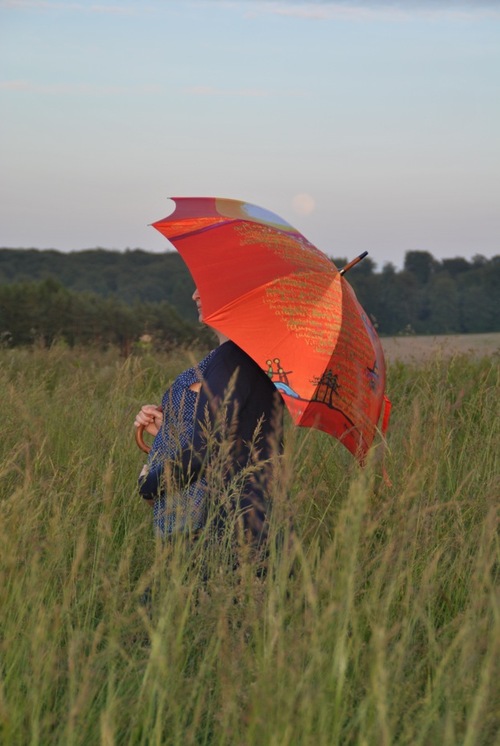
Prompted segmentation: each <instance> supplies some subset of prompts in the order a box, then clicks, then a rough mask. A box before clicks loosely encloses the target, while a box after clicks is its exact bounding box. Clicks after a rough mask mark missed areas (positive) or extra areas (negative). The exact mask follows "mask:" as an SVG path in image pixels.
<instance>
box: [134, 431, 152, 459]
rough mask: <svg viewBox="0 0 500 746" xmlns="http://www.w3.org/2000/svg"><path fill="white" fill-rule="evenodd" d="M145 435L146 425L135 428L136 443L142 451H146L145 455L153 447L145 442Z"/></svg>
mask: <svg viewBox="0 0 500 746" xmlns="http://www.w3.org/2000/svg"><path fill="white" fill-rule="evenodd" d="M143 433H144V425H139V427H136V428H135V442H136V443H137V445H138V446H139V448H140V449H141V451H144V453H149V452H150V450H151V446H148V445H147V443H145V442H144V438H143Z"/></svg>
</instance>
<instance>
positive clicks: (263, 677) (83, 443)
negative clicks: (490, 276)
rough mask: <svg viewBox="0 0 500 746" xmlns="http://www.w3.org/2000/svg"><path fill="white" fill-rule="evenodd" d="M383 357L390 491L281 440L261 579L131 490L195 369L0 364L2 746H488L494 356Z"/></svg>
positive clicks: (165, 360)
mask: <svg viewBox="0 0 500 746" xmlns="http://www.w3.org/2000/svg"><path fill="white" fill-rule="evenodd" d="M388 357H389V371H388V393H389V395H390V397H391V399H392V401H393V415H392V419H391V424H390V429H389V432H388V438H387V445H386V449H385V469H386V471H387V475H388V477H387V478H384V476H383V474H382V466H381V457H380V455H381V450H382V449H381V445H380V444H379V445H378V446H377V448H375V449H374V454H373V458H371V460H370V462H369V463H368V465H367V466H366V467H365V468H363V469H361V468H360V467H358V466H357V465H356V463H355V461H354V459H353V458H352V457H351V456H350V454H349V453H347V451H345V449H344V448H343V447H342V446H341V445H340V444H339V443H338V442H336V441H334V440H333V439H331V438H329V437H328V436H326V435H324V434H322V433H319V432H315V431H312V430H303V429H297V428H293V427H291V426H289V427H288V428H287V438H286V450H285V460H284V461H285V469H284V474H283V479H282V480H281V482H280V484H278V485H276V489H275V495H274V503H275V508H274V512H273V520H272V529H271V533H272V534H273V535H280V536H282V537H283V536H284V540H283V541H282V542H281V543H280V544H279V545H278V546H276V545H275V543H274V542H271V552H270V557H269V561H268V571H267V575H266V576H265V577H258V576H257V575H256V573H255V567H254V566H253V562H252V557H251V556H249V555H247V554H245V551H244V547H243V548H242V549H241V556H240V562H239V564H238V566H237V568H233V567H232V566H231V563H230V562H228V561H227V558H226V557H225V554H224V552H225V551H226V545H225V544H224V542H221V543H220V545H217V546H216V547H212V548H211V549H210V551H209V552H207V551H206V548H205V545H204V544H203V542H200V541H198V542H196V543H195V544H191V543H187V542H185V541H180V540H179V541H174V542H171V543H168V544H165V545H162V544H161V543H160V542H159V541H158V540H155V538H154V536H153V533H152V528H151V515H150V510H149V508H148V507H147V506H145V505H143V504H141V501H140V499H139V498H138V496H137V494H136V479H137V474H138V472H139V470H140V468H141V465H142V463H143V460H144V459H143V454H141V453H140V452H139V450H138V449H137V447H136V446H135V443H134V440H133V432H132V430H133V428H132V422H133V418H134V414H135V412H136V411H137V409H138V407H139V406H140V405H141V404H142V403H145V402H156V401H158V400H159V399H160V396H161V394H162V392H163V390H164V388H165V386H166V384H168V383H169V382H170V381H171V380H172V378H173V377H174V375H175V374H176V373H178V372H179V371H180V370H182V369H183V368H184V367H185V366H186V364H188V363H190V362H191V359H192V354H191V353H189V352H187V351H177V352H173V353H171V354H169V355H166V354H165V355H154V356H153V355H152V354H150V353H148V352H147V351H143V352H142V353H141V354H137V355H132V356H131V357H129V358H127V359H126V360H124V359H123V358H120V357H119V355H118V354H117V353H116V352H114V351H108V352H92V351H88V350H80V351H78V350H71V351H70V350H68V349H66V348H64V347H63V346H58V345H55V346H54V347H52V348H51V349H37V348H35V349H11V350H9V349H3V350H0V390H1V392H2V396H1V400H0V401H1V415H0V416H1V433H2V437H1V439H0V454H1V455H0V473H1V479H0V501H1V506H0V509H1V519H0V610H1V611H0V743H2V744H9V745H16V744H19V745H21V744H22V745H23V746H24V745H25V744H32V745H33V746H35V745H41V746H44V745H45V744H61V745H63V746H76V745H77V744H82V745H83V744H85V745H88V744H105V745H106V746H111V744H119V745H120V746H121V745H122V744H130V745H135V744H144V745H146V744H147V746H153V745H155V744H182V745H183V746H184V745H186V746H188V745H190V744H217V745H219V744H221V745H222V744H227V745H228V746H233V745H234V744H237V745H238V746H247V745H248V746H251V745H253V744H255V746H263V745H268V744H269V746H271V745H275V746H287V745H290V746H295V745H297V746H298V745H302V744H304V745H305V744H307V745H308V744H311V745H312V744H314V745H315V746H316V745H318V746H336V745H340V744H341V745H342V746H345V745H347V744H356V745H357V744H359V745H366V746H372V745H373V746H389V744H411V745H412V746H418V745H422V746H423V745H427V744H428V745H429V746H434V745H436V744H439V745H440V746H456V745H457V744H463V745H464V746H480V745H483V744H484V745H485V746H486V745H488V746H490V745H491V744H497V743H500V686H499V682H500V593H499V574H500V551H499V534H498V521H499V495H500V482H499V454H500V411H499V410H500V407H499V402H500V396H499V389H500V387H499V384H500V374H499V373H500V366H499V358H498V355H495V354H490V355H486V356H485V355H481V354H479V355H477V354H470V352H468V351H466V352H460V351H459V352H454V353H453V354H451V355H447V356H443V355H441V354H432V355H428V356H423V357H422V358H421V359H414V358H413V359H411V360H402V359H399V357H398V355H389V356H388ZM290 519H292V521H293V531H290V528H289V526H290ZM146 589H151V603H150V604H148V605H144V603H142V601H141V599H142V598H143V594H144V592H145V591H146Z"/></svg>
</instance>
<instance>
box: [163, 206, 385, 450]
mask: <svg viewBox="0 0 500 746" xmlns="http://www.w3.org/2000/svg"><path fill="white" fill-rule="evenodd" d="M173 202H174V203H175V209H174V211H173V212H172V213H171V214H170V215H169V216H168V217H166V218H164V219H163V220H159V221H157V222H155V223H153V226H154V227H155V228H156V229H157V230H158V231H160V233H162V234H163V235H164V236H165V237H166V238H168V240H169V241H170V242H171V243H172V244H173V245H174V246H175V248H176V249H177V250H178V251H179V253H180V254H181V256H182V258H183V259H184V261H185V263H186V265H187V267H188V269H189V271H190V273H191V275H192V277H193V280H194V282H195V283H196V286H197V288H198V291H199V293H200V298H201V305H202V311H203V320H204V322H205V323H206V324H208V325H209V326H211V327H213V328H214V329H217V330H218V331H219V332H222V333H223V334H225V335H226V336H227V337H229V338H230V339H232V340H233V341H234V342H235V343H236V344H237V345H239V346H240V347H241V348H242V349H243V350H245V352H247V353H248V354H249V355H250V356H251V357H252V358H253V359H254V360H255V361H256V362H257V363H258V365H260V366H261V368H262V369H263V370H264V371H265V372H266V373H267V375H268V376H269V377H270V378H271V380H272V381H273V382H274V384H275V386H276V387H277V389H278V390H279V391H280V393H281V395H282V397H283V399H284V401H285V403H286V405H287V407H288V409H289V411H290V413H291V415H292V418H293V420H294V422H295V423H296V424H297V425H302V426H306V427H315V428H318V429H320V430H323V431H325V432H327V433H330V434H331V435H333V436H334V437H336V438H338V439H339V440H340V441H341V442H342V443H343V444H344V445H345V446H346V448H348V450H349V451H351V453H353V454H355V455H356V456H357V457H358V458H359V459H360V460H363V458H364V456H365V455H366V453H367V451H368V449H369V448H370V445H371V444H372V442H373V438H374V436H375V433H376V430H377V424H378V421H379V418H380V414H381V410H382V405H383V401H384V389H385V363H384V355H383V351H382V347H381V344H380V340H379V338H378V336H377V333H376V331H375V329H374V327H373V325H372V323H371V321H370V319H369V318H368V316H367V314H366V313H365V312H364V310H363V308H362V307H361V305H360V304H359V303H358V301H357V299H356V296H355V294H354V291H353V289H352V288H351V286H350V285H349V283H348V282H347V280H346V279H345V278H344V277H343V275H342V273H341V272H340V271H339V270H338V269H337V268H336V267H335V265H334V264H333V262H332V261H331V260H330V259H329V258H328V257H327V256H326V255H325V254H323V253H322V252H321V251H319V250H318V249H317V248H316V247H315V246H313V245H312V244H311V243H310V242H309V241H308V240H307V239H306V238H305V237H304V236H303V235H302V234H301V233H299V231H297V230H296V229H295V228H293V227H292V226H291V225H289V224H288V223H287V222H285V221H284V220H282V219H281V218H280V217H279V216H278V215H275V214H274V213H271V212H269V211H267V210H264V209H262V208H259V207H256V206H255V205H251V204H248V203H246V202H239V201H236V200H227V199H217V198H213V197H211V198H185V197H182V198H178V197H175V198H173Z"/></svg>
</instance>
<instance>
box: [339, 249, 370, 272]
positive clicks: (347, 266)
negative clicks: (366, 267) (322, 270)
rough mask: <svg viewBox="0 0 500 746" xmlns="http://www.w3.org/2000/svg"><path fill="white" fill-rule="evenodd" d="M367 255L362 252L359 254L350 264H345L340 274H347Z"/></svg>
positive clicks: (365, 252)
mask: <svg viewBox="0 0 500 746" xmlns="http://www.w3.org/2000/svg"><path fill="white" fill-rule="evenodd" d="M367 254H368V252H367V251H363V253H362V254H360V255H359V256H357V257H356V259H353V260H352V261H351V262H349V263H348V264H346V265H345V267H342V269H341V270H340V274H341V275H345V273H346V272H349V270H350V269H352V267H354V265H355V264H357V263H358V262H360V261H361V260H362V259H364V258H365V256H367Z"/></svg>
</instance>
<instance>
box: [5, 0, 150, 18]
mask: <svg viewBox="0 0 500 746" xmlns="http://www.w3.org/2000/svg"><path fill="white" fill-rule="evenodd" d="M0 8H7V9H8V8H11V9H13V10H16V9H18V10H42V11H43V10H48V11H50V10H64V11H76V12H79V13H97V14H104V13H106V14H112V15H133V14H135V12H136V10H137V9H138V8H139V6H137V7H134V3H132V4H130V3H122V4H114V5H102V4H101V5H97V4H94V3H73V2H68V3H65V2H50V0H3V2H1V3H0Z"/></svg>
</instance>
